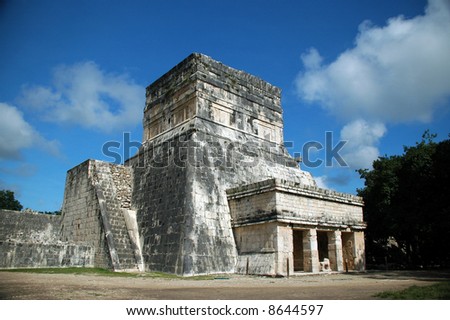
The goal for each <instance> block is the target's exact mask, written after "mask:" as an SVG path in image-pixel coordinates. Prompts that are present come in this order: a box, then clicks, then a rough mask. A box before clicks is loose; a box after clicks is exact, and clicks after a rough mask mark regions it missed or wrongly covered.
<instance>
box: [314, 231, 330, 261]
mask: <svg viewBox="0 0 450 320" xmlns="http://www.w3.org/2000/svg"><path fill="white" fill-rule="evenodd" d="M317 247H318V248H317V249H318V251H319V261H323V260H324V259H329V255H328V232H326V231H317Z"/></svg>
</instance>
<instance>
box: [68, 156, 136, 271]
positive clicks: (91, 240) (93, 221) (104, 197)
mask: <svg viewBox="0 0 450 320" xmlns="http://www.w3.org/2000/svg"><path fill="white" fill-rule="evenodd" d="M131 181H132V172H131V170H130V168H128V167H124V166H119V165H114V164H111V163H106V162H102V161H95V160H88V161H85V162H84V163H82V164H80V165H79V166H77V167H75V168H73V169H71V170H69V171H68V173H67V178H66V190H65V194H64V203H63V209H62V223H61V236H62V238H63V239H64V240H65V241H70V242H74V243H84V244H88V245H90V246H93V247H94V248H95V266H98V267H103V268H112V269H113V270H117V271H119V270H127V271H130V270H137V268H138V264H139V263H140V261H138V260H139V257H140V254H139V245H138V244H137V243H135V242H133V241H132V240H133V239H136V237H135V236H134V234H133V233H134V231H132V230H131V229H130V230H128V228H127V223H126V219H125V215H126V214H127V213H128V210H130V209H131V187H132V186H131V184H132V182H131ZM127 217H128V216H127ZM130 233H132V234H133V237H131V234H130Z"/></svg>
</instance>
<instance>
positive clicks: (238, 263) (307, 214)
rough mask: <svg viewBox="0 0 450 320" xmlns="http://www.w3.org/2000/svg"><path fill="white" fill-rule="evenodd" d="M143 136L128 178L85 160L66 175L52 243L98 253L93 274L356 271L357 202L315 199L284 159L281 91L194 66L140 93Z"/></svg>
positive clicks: (359, 243) (192, 60)
mask: <svg viewBox="0 0 450 320" xmlns="http://www.w3.org/2000/svg"><path fill="white" fill-rule="evenodd" d="M143 125H144V136H143V143H142V146H141V148H140V149H139V151H138V152H137V154H136V155H135V156H134V157H132V158H131V159H129V160H128V161H127V162H126V163H125V165H124V166H122V165H113V164H108V163H104V162H101V161H95V160H88V161H86V162H84V163H83V164H81V165H79V166H77V167H75V168H73V169H71V170H69V172H68V174H67V180H66V191H65V196H64V205H63V210H62V211H63V214H62V221H61V228H60V234H59V235H60V237H61V240H63V241H67V242H70V243H74V244H82V243H83V244H86V245H88V246H90V247H91V248H93V250H94V264H95V265H96V266H102V267H108V268H111V269H114V270H117V271H120V270H146V271H162V272H169V273H175V274H180V275H194V274H208V273H232V272H239V273H254V274H268V275H286V274H288V273H289V272H291V273H293V272H294V271H312V272H315V271H319V268H320V264H321V263H322V265H323V264H324V263H325V262H326V260H324V259H328V260H329V263H330V265H331V269H333V270H337V271H342V270H344V262H345V263H346V264H345V266H346V267H349V266H350V267H351V269H358V270H359V269H361V268H363V265H364V262H363V255H364V241H363V233H362V232H363V231H362V230H364V223H363V221H362V202H361V199H359V198H357V197H354V196H351V195H345V194H341V193H336V192H331V191H329V190H323V189H319V188H317V186H316V183H315V181H314V179H313V178H312V176H311V175H310V174H309V173H308V172H305V171H302V170H301V169H300V168H299V166H298V163H297V162H296V161H295V160H294V159H293V158H292V157H291V156H290V155H289V154H288V152H287V150H286V149H285V147H284V145H283V118H282V108H281V91H280V89H279V88H277V87H275V86H272V85H271V84H269V83H267V82H265V81H263V80H261V79H259V78H257V77H255V76H252V75H249V74H247V73H245V72H242V71H239V70H235V69H233V68H230V67H227V66H225V65H223V64H221V63H220V62H217V61H214V60H213V59H211V58H209V57H207V56H204V55H201V54H192V55H190V56H189V57H187V58H186V59H185V60H183V61H182V62H181V63H179V64H178V65H177V66H175V67H174V68H173V69H172V70H170V71H169V72H168V73H167V74H165V75H163V76H162V77H161V78H159V79H158V80H156V81H155V82H154V83H153V84H151V85H150V86H148V87H147V91H146V103H145V109H144V121H143ZM325 238H326V241H325V240H324V239H325ZM324 243H325V244H324ZM344 243H345V244H346V245H344ZM324 246H325V247H326V250H325V249H323V248H324ZM350 260H351V261H350ZM324 261H325V262H324ZM300 265H301V268H300Z"/></svg>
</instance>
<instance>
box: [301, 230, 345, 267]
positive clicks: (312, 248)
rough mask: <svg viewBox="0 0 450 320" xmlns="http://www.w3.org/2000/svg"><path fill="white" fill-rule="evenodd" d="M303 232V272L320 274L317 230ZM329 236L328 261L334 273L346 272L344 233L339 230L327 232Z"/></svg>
mask: <svg viewBox="0 0 450 320" xmlns="http://www.w3.org/2000/svg"><path fill="white" fill-rule="evenodd" d="M302 231H303V270H304V271H306V272H319V271H320V261H319V248H318V247H319V246H318V241H317V230H316V229H308V230H302ZM327 236H328V259H329V260H330V267H331V270H333V271H344V261H343V260H344V259H343V251H342V233H341V231H339V230H336V231H329V232H327Z"/></svg>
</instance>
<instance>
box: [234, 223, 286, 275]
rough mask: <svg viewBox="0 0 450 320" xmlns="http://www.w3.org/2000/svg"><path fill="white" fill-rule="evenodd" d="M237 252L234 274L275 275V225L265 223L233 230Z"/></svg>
mask: <svg viewBox="0 0 450 320" xmlns="http://www.w3.org/2000/svg"><path fill="white" fill-rule="evenodd" d="M233 231H234V237H235V239H236V247H237V250H238V254H239V256H238V260H237V265H236V270H235V271H236V272H237V273H242V274H262V275H273V274H276V269H277V266H276V258H277V257H276V255H277V246H278V244H277V239H276V234H277V224H276V223H265V224H255V225H249V226H244V227H237V228H234V230H233Z"/></svg>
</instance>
